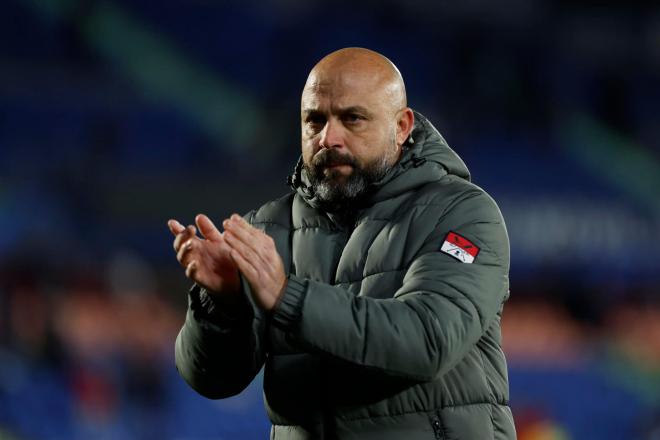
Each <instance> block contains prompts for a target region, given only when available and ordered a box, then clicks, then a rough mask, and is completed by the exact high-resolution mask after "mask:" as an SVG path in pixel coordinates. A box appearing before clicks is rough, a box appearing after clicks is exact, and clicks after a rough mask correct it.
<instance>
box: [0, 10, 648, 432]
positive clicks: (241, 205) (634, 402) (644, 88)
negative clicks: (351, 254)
mask: <svg viewBox="0 0 660 440" xmlns="http://www.w3.org/2000/svg"><path fill="white" fill-rule="evenodd" d="M345 46H363V47H368V48H372V49H374V50H377V51H380V52H382V53H383V54H385V55H386V56H388V57H389V58H391V59H392V60H393V61H394V62H395V63H396V64H397V65H398V66H399V68H400V70H401V71H402V73H403V75H404V78H405V79H406V82H407V87H408V97H409V103H410V105H411V106H412V107H413V108H415V109H417V110H419V111H421V112H422V113H423V114H425V115H426V116H427V117H429V118H430V119H431V120H432V121H433V122H434V124H435V125H436V127H437V128H438V129H439V130H440V131H441V132H442V133H443V134H444V136H445V137H446V139H447V140H448V142H449V143H450V145H452V146H453V147H454V149H455V150H456V151H457V152H458V153H459V154H460V155H461V156H462V157H463V159H464V160H465V161H466V163H467V164H468V166H469V167H470V169H471V171H472V173H473V176H474V181H475V182H476V183H477V184H478V185H480V186H483V187H484V188H485V189H486V190H487V191H489V192H490V194H491V195H492V196H493V197H494V198H495V199H496V200H497V201H498V202H499V204H500V207H501V209H502V212H503V214H504V217H505V219H506V220H507V224H508V228H509V234H510V239H511V245H512V270H511V299H510V302H509V303H508V306H507V307H506V309H505V314H504V321H503V326H504V345H505V350H506V352H507V356H508V360H509V365H510V382H511V406H512V408H513V411H514V415H515V419H516V424H517V428H518V432H519V438H520V439H521V440H567V439H659V438H660V300H659V298H660V295H659V293H660V6H658V4H657V3H656V4H655V5H652V2H648V3H635V2H632V3H625V2H592V3H580V2H577V3H576V2H568V1H557V2H552V1H549V0H504V1H499V2H489V1H486V0H465V1H461V2H434V1H423V0H413V1H408V2H394V1H375V0H373V1H365V2H360V3H358V2H354V1H344V0H336V1H333V2H328V1H321V0H308V1H305V2H303V1H294V0H265V1H257V0H243V1H241V2H229V1H210V0H188V1H183V0H181V1H170V2H153V1H147V0H132V1H129V0H107V1H103V0H98V1H96V0H7V1H3V2H2V5H1V6H0V438H2V439H92V438H93V439H119V438H122V439H123V438H126V439H153V438H163V439H210V438H217V439H238V438H241V439H243V438H246V439H251V438H266V436H267V432H268V428H269V424H268V422H267V420H266V418H265V415H264V411H263V408H262V403H261V379H260V377H259V378H258V379H257V380H256V381H255V383H254V384H253V385H252V386H251V387H250V388H248V389H247V390H246V391H245V392H244V393H243V394H241V395H240V396H238V397H235V398H232V399H228V400H225V401H209V400H206V399H204V398H202V397H199V396H197V395H196V394H195V393H194V392H193V391H192V390H191V389H189V388H187V386H186V385H185V384H184V383H183V380H182V379H180V378H179V377H178V375H177V373H176V370H175V367H174V359H173V344H174V338H175V336H176V333H177V331H178V328H179V327H180V325H181V324H182V322H183V319H184V315H185V307H186V292H187V290H188V287H189V283H188V282H187V281H186V279H185V277H184V275H183V273H182V270H181V269H180V268H179V267H178V264H177V263H176V260H175V256H174V254H173V252H172V248H171V239H172V237H171V236H170V234H169V231H168V230H167V228H166V221H167V219H168V218H171V217H175V218H177V219H179V220H180V221H182V222H185V223H190V222H192V220H193V217H194V215H195V214H197V213H198V212H205V213H208V214H209V215H211V216H212V218H215V219H216V220H221V219H222V218H224V217H225V216H227V215H228V214H230V213H232V212H239V213H244V212H246V211H248V210H249V209H251V208H254V207H256V206H258V205H259V204H261V203H263V202H265V201H266V200H268V199H270V198H272V197H274V196H277V195H280V194H282V193H284V192H286V191H287V187H286V184H285V178H286V176H287V174H289V173H290V171H291V170H292V168H293V165H294V163H295V161H296V159H297V156H298V154H299V148H300V143H299V136H300V135H299V96H300V92H301V88H302V85H303V83H304V81H305V78H306V76H307V73H308V71H309V70H310V68H311V67H312V66H313V65H314V64H315V63H316V61H318V60H319V59H320V58H321V57H322V56H324V55H325V54H327V53H328V52H330V51H332V50H335V49H338V48H341V47H345ZM302 404H304V402H303V403H302Z"/></svg>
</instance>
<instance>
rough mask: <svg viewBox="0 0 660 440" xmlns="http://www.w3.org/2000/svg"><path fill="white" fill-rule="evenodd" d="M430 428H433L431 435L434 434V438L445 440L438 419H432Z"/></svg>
mask: <svg viewBox="0 0 660 440" xmlns="http://www.w3.org/2000/svg"><path fill="white" fill-rule="evenodd" d="M431 426H432V427H433V433H434V434H435V438H436V439H437V440H442V439H444V438H445V433H444V431H443V429H442V423H440V419H439V418H438V417H433V418H432V419H431Z"/></svg>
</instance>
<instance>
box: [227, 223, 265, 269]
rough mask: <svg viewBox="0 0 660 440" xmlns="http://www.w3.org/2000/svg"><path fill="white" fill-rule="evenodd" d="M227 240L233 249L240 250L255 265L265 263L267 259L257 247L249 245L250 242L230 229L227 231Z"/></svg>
mask: <svg viewBox="0 0 660 440" xmlns="http://www.w3.org/2000/svg"><path fill="white" fill-rule="evenodd" d="M225 241H226V242H227V244H229V246H230V247H231V248H232V249H234V250H236V251H238V253H239V254H241V256H242V257H243V258H244V259H246V260H248V261H250V262H251V263H252V264H253V265H260V266H261V265H264V264H265V259H264V258H262V256H261V255H260V254H259V253H258V252H257V251H256V250H255V249H253V248H252V247H251V246H249V244H248V243H246V242H245V241H243V240H241V239H240V238H238V237H237V236H236V234H235V233H234V231H231V230H229V231H226V232H225Z"/></svg>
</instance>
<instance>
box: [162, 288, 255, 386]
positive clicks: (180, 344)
mask: <svg viewBox="0 0 660 440" xmlns="http://www.w3.org/2000/svg"><path fill="white" fill-rule="evenodd" d="M242 284H243V286H245V287H244V290H245V289H247V288H248V287H247V283H242ZM205 295H206V292H204V291H203V289H201V288H200V287H199V286H194V287H193V288H192V289H191V291H190V293H189V300H188V301H189V307H188V312H187V314H186V321H185V323H184V325H183V327H182V328H181V331H180V332H179V335H178V336H177V338H176V344H175V350H174V352H175V361H176V367H177V370H179V374H181V376H182V377H183V378H184V379H185V381H186V382H187V383H188V384H189V385H190V386H191V387H192V388H193V389H194V390H195V391H197V392H198V393H200V394H201V395H203V396H205V397H208V398H210V399H221V398H225V397H230V396H233V395H236V394H238V393H240V392H241V391H243V390H244V389H245V388H246V387H247V386H248V385H249V384H250V382H252V380H253V379H254V377H255V376H256V375H257V373H258V372H259V370H260V369H261V366H262V365H263V363H264V358H265V354H264V347H263V344H262V341H263V332H264V321H263V319H262V316H261V314H259V312H258V310H257V309H256V308H254V307H253V305H252V304H251V303H250V302H249V300H248V298H249V292H244V298H242V299H244V300H245V301H244V304H242V307H241V310H240V311H239V312H238V314H237V315H235V316H227V315H223V314H222V312H221V311H214V310H213V308H212V307H213V306H211V305H209V304H208V302H209V301H208V299H207V300H206V301H205V300H204V297H205ZM200 296H201V299H200ZM204 302H206V303H204Z"/></svg>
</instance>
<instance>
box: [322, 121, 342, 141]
mask: <svg viewBox="0 0 660 440" xmlns="http://www.w3.org/2000/svg"><path fill="white" fill-rule="evenodd" d="M343 145H344V134H343V130H342V127H341V124H340V123H339V122H337V121H334V120H332V119H329V120H328V121H327V122H326V123H325V127H323V130H322V131H321V139H320V141H319V146H320V147H321V148H338V147H342V146H343Z"/></svg>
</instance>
